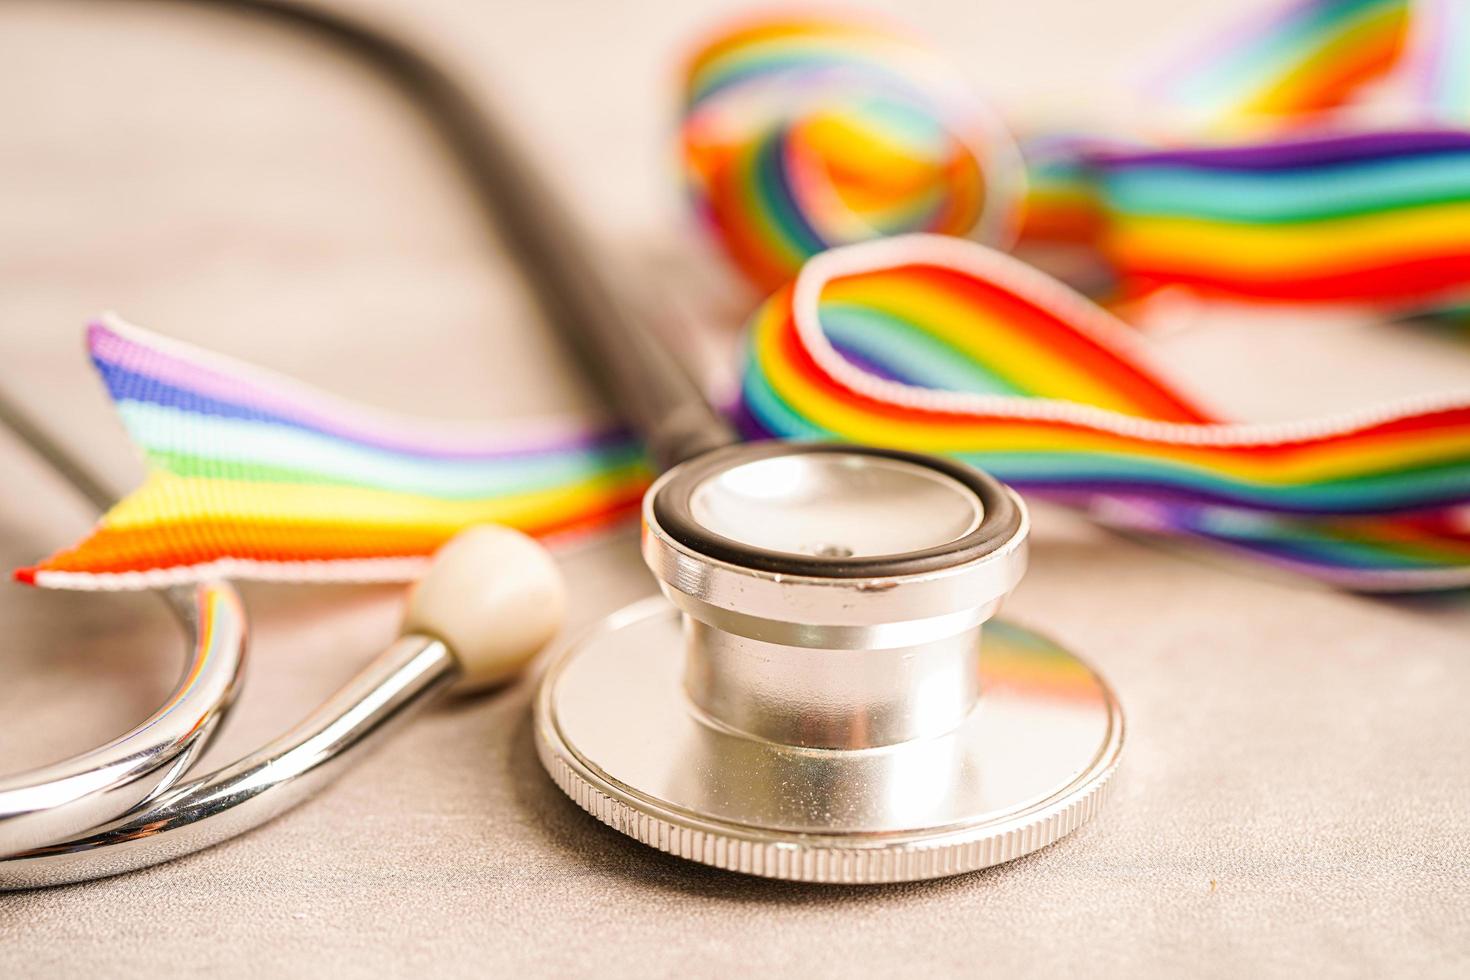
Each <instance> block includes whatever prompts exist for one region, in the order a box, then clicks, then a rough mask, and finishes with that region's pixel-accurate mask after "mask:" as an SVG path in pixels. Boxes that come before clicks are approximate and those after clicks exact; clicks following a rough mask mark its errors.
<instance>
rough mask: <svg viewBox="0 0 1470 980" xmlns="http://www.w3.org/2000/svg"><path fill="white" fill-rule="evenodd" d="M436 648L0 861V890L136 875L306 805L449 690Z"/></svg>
mask: <svg viewBox="0 0 1470 980" xmlns="http://www.w3.org/2000/svg"><path fill="white" fill-rule="evenodd" d="M459 671H460V668H459V664H458V662H457V661H456V660H455V658H454V655H453V654H452V653H451V652H450V651H449V649H448V648H447V647H446V646H445V645H444V644H443V643H441V642H439V641H438V640H435V639H431V638H429V637H425V636H404V637H401V638H400V639H399V640H398V641H397V642H396V643H394V644H393V645H392V646H390V647H389V648H388V649H387V650H385V651H384V652H383V653H382V654H380V655H379V656H378V657H377V658H376V659H375V660H374V661H373V662H372V663H371V664H369V665H368V666H367V667H366V668H364V669H363V671H362V672H361V673H359V674H358V675H357V676H356V677H354V678H353V679H352V680H351V681H350V682H348V683H347V684H346V685H345V686H344V687H343V688H342V689H341V690H339V691H338V692H337V693H336V694H334V695H333V696H332V697H331V698H329V699H328V700H326V701H325V702H323V703H322V705H321V706H320V707H319V708H317V709H316V710H315V711H313V712H312V713H311V715H309V716H308V717H307V718H306V719H305V720H304V721H302V722H301V724H299V725H297V726H296V727H295V728H293V729H292V730H291V731H289V732H287V733H286V734H285V735H282V736H281V737H280V738H278V739H276V740H275V741H273V742H271V743H270V744H268V745H266V746H264V747H263V748H261V749H260V751H258V752H256V753H254V754H252V755H250V756H247V757H246V758H244V759H241V760H240V761H239V762H236V763H234V764H233V765H230V766H227V767H225V768H224V769H221V770H219V771H218V772H216V773H212V774H210V775H208V776H204V777H202V778H199V779H195V780H192V781H190V782H187V783H183V784H181V785H179V786H176V787H174V788H173V789H172V790H171V791H169V792H168V793H165V794H164V795H162V796H160V797H158V798H157V799H155V800H153V801H152V802H151V803H149V804H148V805H146V806H145V807H143V808H142V809H140V810H137V811H135V812H133V813H130V814H128V815H127V816H125V817H124V818H122V819H121V820H118V821H116V822H115V823H113V824H111V825H108V826H105V827H101V828H99V829H97V830H95V831H93V832H91V833H89V834H87V835H86V836H84V837H80V838H77V839H74V840H69V841H65V842H62V843H59V844H52V845H49V846H46V847H41V848H37V849H34V850H30V851H27V852H24V853H21V854H15V855H12V856H10V857H4V858H0V890H13V889H18V888H40V887H44V886H48V885H61V884H68V883H71V882H77V881H88V880H91V879H94V878H105V877H108V876H110V875H115V874H121V873H122V872H125V871H133V870H136V869H138V868H143V867H147V866H149V865H153V864H158V863H160V862H163V861H169V860H172V859H174V858H177V857H182V856H184V855H186V854H192V853H193V852H195V851H199V850H203V849H204V848H206V847H209V846H211V845H213V844H218V843H220V842H221V841H225V840H229V839H230V838H232V837H235V836H238V835H239V834H242V833H244V832H245V831H247V830H250V829H252V828H254V827H257V826H259V825H260V824H262V823H265V822H266V821H268V820H271V819H272V818H274V817H276V816H278V815H280V814H281V813H284V812H285V811H286V810H289V809H290V808H291V807H293V806H296V805H297V804H298V803H301V802H302V801H304V800H306V799H308V798H309V797H311V796H312V795H313V794H315V793H316V792H317V791H318V790H320V789H321V788H322V787H323V786H325V785H326V784H327V783H329V782H331V780H333V779H335V778H336V777H337V776H338V775H339V774H340V773H341V771H342V770H343V769H344V768H345V767H346V766H347V765H349V764H351V762H352V761H353V760H355V759H356V758H358V757H360V756H361V755H362V754H363V753H364V751H365V750H366V749H367V748H368V747H369V746H370V745H373V744H376V743H377V741H378V740H379V739H380V738H382V737H383V736H385V735H386V734H388V733H389V732H391V731H392V730H394V729H396V728H397V727H398V726H399V725H401V724H402V723H403V722H405V721H407V720H408V719H409V718H411V717H412V716H413V715H414V714H415V713H416V712H417V711H418V709H420V708H422V707H423V706H424V705H426V704H428V703H429V702H430V701H432V700H433V699H434V697H435V696H436V695H438V694H439V693H440V692H442V691H444V690H445V689H446V688H448V687H449V686H450V685H451V684H452V683H453V682H454V680H455V679H456V678H457V677H458V675H459Z"/></svg>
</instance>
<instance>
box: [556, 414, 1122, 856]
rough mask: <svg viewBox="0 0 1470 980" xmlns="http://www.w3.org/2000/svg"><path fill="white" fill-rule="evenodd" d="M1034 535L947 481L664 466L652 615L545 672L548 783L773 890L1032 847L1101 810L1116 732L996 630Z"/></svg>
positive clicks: (954, 478) (627, 618)
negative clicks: (772, 882)
mask: <svg viewBox="0 0 1470 980" xmlns="http://www.w3.org/2000/svg"><path fill="white" fill-rule="evenodd" d="M1026 533H1027V521H1026V516H1025V512H1024V508H1023V507H1022V506H1021V504H1020V502H1019V500H1018V499H1017V498H1016V497H1015V496H1014V494H1013V493H1012V492H1011V491H1009V490H1008V489H1007V488H1005V487H1003V486H1002V485H1000V484H998V483H996V482H995V481H994V480H992V479H991V478H989V477H987V476H985V475H984V474H981V473H979V472H977V471H975V470H973V469H970V468H968V467H965V466H962V465H959V464H955V463H951V462H949V461H947V460H940V459H933V458H930V457H925V456H918V455H914V454H908V453H899V452H890V451H885V450H874V449H866V448H861V447H850V446H833V445H802V444H776V443H769V444H757V445H747V446H738V447H732V448H730V449H725V450H720V451H717V452H713V453H709V454H706V455H704V456H701V457H698V458H696V459H695V460H693V461H691V462H688V463H684V464H682V465H680V466H678V467H675V468H674V469H672V470H670V471H669V472H668V473H666V474H664V476H663V477H662V478H660V479H659V481H658V482H657V483H655V484H654V486H653V487H652V488H651V489H650V490H649V492H648V496H647V498H646V499H645V504H644V535H643V553H644V558H645V559H646V560H647V562H648V564H649V567H650V568H651V569H652V570H653V573H654V576H655V577H656V578H657V579H658V581H659V585H660V587H661V589H662V591H663V596H662V597H653V598H650V599H647V600H644V601H642V602H639V603H635V604H634V605H632V606H630V607H628V608H626V609H624V610H622V611H620V612H618V613H616V614H614V615H613V616H611V617H609V618H608V619H607V620H605V621H604V622H603V623H601V624H600V625H599V626H598V627H596V628H595V629H594V630H593V631H592V632H591V633H589V634H587V635H585V636H583V637H582V638H580V639H579V640H577V641H576V642H574V643H572V644H570V645H569V646H567V647H565V648H564V649H563V650H562V651H561V652H560V653H559V654H558V655H557V656H556V658H555V659H554V660H553V662H552V664H551V666H550V667H549V669H548V671H547V673H546V676H545V678H544V679H543V681H542V685H541V689H540V692H539V694H538V697H537V699H536V743H537V750H538V752H539V754H540V756H541V760H542V762H543V763H544V764H545V766H546V768H547V770H548V772H550V774H551V776H552V778H553V779H554V780H555V781H556V783H557V785H559V786H560V787H561V788H562V789H563V790H564V791H565V792H566V793H567V794H568V795H569V796H570V797H571V798H572V799H573V800H574V801H576V803H577V804H578V805H580V806H581V807H582V808H583V809H585V810H587V811H589V812H590V813H591V814H593V815H594V816H595V817H597V818H598V819H599V820H601V821H602V822H604V823H606V824H608V825H609V826H611V827H613V828H614V829H616V830H619V831H621V832H623V833H625V834H628V835H629V836H632V837H634V838H637V839H638V840H640V841H642V842H644V843H645V844H648V845H650V846H653V847H656V848H658V849H660V850H663V851H667V852H669V853H671V854H675V855H678V856H680V857H683V858H687V859H690V860H693V861H699V862H702V863H705V864H710V865H714V866H716V867H721V868H726V869H729V870H733V871H740V872H745V873H748V874H754V875H762V876H765V877H771V878H783V879H789V880H797V881H819V882H852V883H880V882H897V881H912V880H917V879H924V878H936V877H941V876H944V875H951V874H958V873H961V872H965V871H972V870H976V869H979V868H984V867H988V866H990V865H993V864H998V863H1001V862H1003V861H1009V860H1011V859H1013V858H1017V857H1020V856H1021V855H1023V854H1028V853H1030V852H1032V851H1034V850H1037V849H1038V848H1041V847H1045V846H1046V845H1048V844H1050V843H1052V842H1053V841H1056V840H1057V839H1059V838H1061V837H1062V836H1064V835H1066V834H1068V833H1070V832H1071V831H1072V830H1075V829H1076V828H1077V827H1078V826H1080V825H1081V824H1082V823H1084V822H1085V821H1086V820H1087V819H1089V818H1090V817H1091V816H1092V815H1093V814H1094V813H1095V812H1096V811H1097V809H1098V807H1099V806H1100V804H1101V803H1102V800H1103V797H1104V795H1105V792H1106V787H1107V785H1108V781H1109V778H1110V777H1111V775H1112V773H1113V771H1114V770H1115V768H1116V766H1117V763H1118V756H1119V752H1120V750H1121V748H1122V742H1123V716H1122V711H1121V709H1120V707H1119V705H1118V702H1117V700H1116V699H1115V698H1114V696H1113V694H1112V692H1111V691H1110V690H1109V689H1108V687H1107V685H1106V684H1105V683H1104V682H1103V681H1102V680H1101V678H1099V677H1098V676H1097V674H1096V673H1094V672H1093V671H1092V670H1091V669H1090V668H1089V667H1088V666H1087V665H1086V664H1084V663H1083V662H1082V661H1081V660H1079V659H1077V658H1076V657H1075V656H1073V655H1072V654H1070V653H1069V652H1067V651H1066V650H1064V649H1062V648H1061V647H1059V646H1057V645H1056V644H1054V643H1051V642H1050V641H1048V640H1046V639H1044V638H1042V637H1040V636H1038V635H1036V634H1034V633H1031V632H1029V631H1026V630H1023V629H1021V628H1018V627H1016V626H1013V625H1010V624H1007V623H1004V622H990V623H988V624H987V620H989V619H990V617H991V616H992V614H993V613H994V612H995V610H996V608H997V607H998V605H999V604H1000V602H1001V600H1002V599H1003V598H1004V597H1005V596H1006V595H1007V594H1008V593H1009V592H1010V591H1011V589H1012V588H1014V586H1015V585H1016V583H1017V582H1018V581H1019V579H1020V576H1021V574H1022V572H1023V571H1024V569H1025V561H1026ZM982 625H983V626H984V629H983V631H982Z"/></svg>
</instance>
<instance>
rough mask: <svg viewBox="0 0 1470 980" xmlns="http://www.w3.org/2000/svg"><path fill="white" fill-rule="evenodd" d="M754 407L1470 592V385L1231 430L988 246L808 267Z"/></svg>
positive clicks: (1216, 535) (1229, 542) (851, 250)
mask: <svg viewBox="0 0 1470 980" xmlns="http://www.w3.org/2000/svg"><path fill="white" fill-rule="evenodd" d="M742 397H743V402H744V404H743V406H742V413H743V415H744V420H743V422H744V424H745V427H746V429H747V430H748V431H750V432H752V433H756V432H759V433H764V434H768V435H775V436H780V437H786V438H828V439H843V440H850V441H854V442H864V443H870V444H875V445H885V446H896V447H902V448H907V449H914V450H919V451H927V452H936V453H945V454H949V455H953V456H956V457H958V458H960V459H963V460H965V461H967V462H970V463H972V464H974V465H976V466H979V467H982V468H984V469H986V470H989V471H990V472H991V473H994V474H995V475H996V476H997V477H999V478H1001V479H1003V480H1005V481H1007V482H1009V483H1010V484H1012V485H1013V486H1015V487H1017V488H1018V489H1019V490H1021V491H1022V492H1024V493H1027V494H1031V495H1036V496H1043V497H1048V498H1051V499H1055V500H1059V501H1062V502H1064V503H1067V504H1070V505H1073V506H1076V507H1080V508H1082V509H1084V510H1085V511H1086V512H1088V513H1089V514H1091V515H1093V516H1094V517H1097V518H1099V519H1101V520H1103V521H1105V522H1107V523H1110V524H1115V525H1122V526H1125V527H1129V528H1132V529H1143V530H1148V531H1150V532H1152V533H1158V534H1165V535H1170V536H1174V537H1177V538H1183V539H1189V540H1196V541H1205V542H1209V543H1210V544H1211V545H1213V546H1217V547H1220V548H1223V549H1227V550H1229V551H1232V552H1236V553H1242V554H1247V555H1250V556H1252V557H1253V558H1256V559H1258V560H1261V561H1264V562H1269V563H1271V564H1275V565H1280V566H1285V567H1288V568H1290V569H1292V570H1294V571H1296V572H1301V573H1304V574H1307V575H1310V576H1312V577H1313V578H1316V579H1319V580H1321V581H1324V582H1328V583H1331V584H1334V585H1338V586H1341V587H1344V588H1350V589H1355V590H1362V591H1420V590H1428V589H1445V588H1459V587H1464V586H1470V393H1453V394H1448V395H1443V396H1432V397H1431V396H1425V397H1423V398H1418V399H1412V400H1407V401H1404V402H1401V403H1397V404H1390V405H1385V406H1379V407H1376V408H1370V409H1365V410H1363V411H1360V412H1354V413H1350V414H1346V415H1342V416H1336V417H1328V418H1320V419H1307V420H1302V421H1299V422H1292V423H1282V424H1274V423H1273V424H1249V423H1233V422H1228V421H1223V420H1221V419H1219V418H1217V417H1215V416H1214V415H1212V414H1211V413H1209V412H1207V411H1206V410H1205V409H1204V408H1202V407H1201V406H1199V405H1198V404H1196V403H1195V402H1194V401H1193V400H1192V399H1190V398H1189V397H1188V396H1187V395H1186V394H1185V393H1184V389H1183V388H1182V386H1180V385H1178V384H1175V383H1172V382H1170V381H1169V380H1168V379H1167V378H1166V377H1165V375H1164V373H1163V372H1162V371H1161V370H1160V369H1159V368H1158V367H1157V366H1156V365H1152V364H1151V363H1150V359H1149V357H1148V352H1147V350H1146V349H1145V347H1144V340H1143V338H1141V337H1140V336H1139V335H1138V334H1137V333H1136V332H1134V331H1131V330H1130V329H1129V328H1128V327H1127V325H1125V324H1124V323H1122V322H1121V321H1119V320H1117V319H1116V318H1114V317H1113V316H1112V315H1111V314H1109V313H1108V312H1107V311H1105V310H1104V309H1102V308H1101V307H1098V306H1097V305H1095V304H1093V303H1092V302H1091V301H1089V300H1087V299H1086V298H1084V297H1083V296H1081V295H1080V294H1078V293H1075V292H1073V291H1072V290H1070V289H1068V288H1067V287H1065V286H1063V285H1062V284H1061V283H1059V282H1058V281H1056V280H1055V279H1052V278H1050V277H1049V276H1046V275H1045V274H1044V273H1041V272H1040V271H1038V270H1037V269H1035V268H1033V267H1030V266H1027V265H1025V264H1023V263H1021V262H1020V261H1018V260H1017V259H1015V258H1012V257H1010V256H1008V255H1005V254H1003V253H1001V252H997V251H994V250H991V249H988V248H985V247H984V246H981V245H978V244H975V243H970V242H964V241H961V240H959V239H955V238H948V237H943V236H926V235H913V236H907V237H901V238H890V239H886V240H881V241H875V242H869V243H866V244H862V245H854V246H849V247H847V248H843V249H835V250H833V251H829V252H826V253H823V254H822V255H820V256H817V257H816V258H814V259H812V260H810V261H809V262H808V263H807V264H806V266H805V267H803V270H802V272H801V274H800V276H799V277H798V278H797V280H796V282H795V283H794V284H793V285H792V286H790V287H788V288H786V289H784V290H782V291H780V292H779V293H777V294H776V295H775V296H773V297H772V298H771V299H770V300H768V301H767V302H766V303H765V305H764V306H762V307H761V308H760V309H759V310H758V311H757V312H756V314H755V315H754V317H753V318H752V321H751V324H750V327H749V333H748V342H747V364H746V370H745V375H744V382H743V388H742Z"/></svg>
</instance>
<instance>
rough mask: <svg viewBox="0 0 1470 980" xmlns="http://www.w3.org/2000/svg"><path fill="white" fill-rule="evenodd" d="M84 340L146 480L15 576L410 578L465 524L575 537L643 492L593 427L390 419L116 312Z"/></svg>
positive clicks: (622, 453)
mask: <svg viewBox="0 0 1470 980" xmlns="http://www.w3.org/2000/svg"><path fill="white" fill-rule="evenodd" d="M87 346H88V350H89V352H90V354H91V357H92V361H93V364H94V365H95V366H96V368H97V371H98V373H99V374H100V375H101V377H102V380H103V382H104V383H105V384H106V386H107V390H108V393H109V394H110V395H111V396H112V400H113V402H114V404H115V406H116V408H117V411H118V414H119V415H120V416H121V418H122V421H123V424H124V426H125V427H126V428H127V431H128V433H129V435H130V436H131V437H132V439H133V440H134V441H135V442H136V443H137V445H138V446H139V447H140V448H141V450H142V452H143V455H144V457H145V460H146V463H147V466H148V474H147V478H146V479H145V480H144V482H143V484H142V486H141V487H139V488H138V489H137V490H135V491H133V492H132V493H130V494H129V495H127V496H126V497H125V498H124V499H123V500H122V501H120V502H119V503H118V504H117V505H115V506H114V507H112V508H111V509H110V510H108V512H107V513H106V514H104V515H103V516H102V518H101V520H100V521H99V522H98V523H97V525H96V526H95V527H94V528H93V530H92V531H91V533H90V534H89V535H88V536H87V537H86V538H85V539H84V540H83V541H82V542H81V543H79V544H78V545H76V546H75V547H73V548H69V549H66V550H64V551H61V552H58V553H57V554H54V555H52V556H50V557H49V558H47V559H45V560H44V561H42V562H40V563H38V564H37V565H35V566H34V567H31V568H23V569H20V570H18V571H17V572H16V573H15V575H16V578H17V579H19V580H21V581H24V582H30V583H33V584H35V585H39V586H44V587H52V588H71V589H144V588H158V587H162V586H168V585H175V584H182V583H188V582H193V581H199V580H202V579H206V578H215V577H221V576H227V577H232V578H254V579H273V580H281V581H297V582H333V581H354V582H365V581H404V580H409V579H412V578H414V577H416V576H417V575H418V574H419V573H420V572H421V571H422V569H423V567H424V565H425V562H426V561H427V556H428V555H430V554H431V553H432V552H433V551H434V550H435V549H436V548H437V547H438V546H439V545H440V544H441V543H443V542H444V541H445V540H447V539H448V538H449V537H451V536H452V535H453V534H454V533H455V532H456V531H458V530H460V529H461V528H464V527H466V526H468V525H471V524H476V523H482V522H495V523H501V524H507V525H509V526H512V527H515V528H519V529H520V530H523V531H525V532H527V533H529V534H533V535H536V536H538V537H541V538H543V539H548V540H553V541H555V540H564V539H566V538H568V537H573V536H578V535H582V534H585V533H587V532H589V531H592V530H595V529H598V528H602V527H605V526H607V525H608V524H610V523H612V522H615V521H618V520H620V519H621V518H624V517H627V516H629V515H632V514H634V513H636V510H637V507H638V501H639V499H640V498H641V495H642V492H643V489H644V488H645V486H646V485H647V482H648V477H649V472H648V469H647V466H646V464H645V462H644V459H643V454H642V450H641V449H640V447H639V446H638V444H637V442H636V441H635V440H634V439H633V438H631V437H630V436H629V435H628V434H627V433H626V432H623V431H621V430H618V429H614V428H610V427H598V426H597V425H595V424H593V423H591V422H589V421H587V420H585V419H568V418H562V419H545V420H536V421H530V422H517V423H511V424H484V423H474V424H470V423H458V422H440V421H431V420H426V419H418V418H408V417H404V416H399V415H393V414H389V413H386V412H382V411H378V410H375V409H373V408H370V407H367V406H363V405H360V404H356V403H353V402H350V401H347V400H344V399H340V398H336V397H334V396H331V395H328V394H326V393H324V392H321V391H318V390H315V389H313V388H311V387H309V386H307V385H304V384H301V383H299V382H296V381H293V380H291V379H288V378H285V377H283V376H280V375H276V374H273V373H270V372H267V371H264V370H262V369H260V368H257V367H254V366H251V365H248V364H244V363H241V362H239V361H235V360H232V359H230V358H226V357H223V356H221V355H218V354H214V353H211V352H208V351H205V350H202V349H199V348H196V347H192V346H190V345H187V344H184V343H181V342H179V341H176V340H171V339H168V338H165V337H162V336H159V335H157V334H153V333H150V332H148V331H145V330H141V329H139V328H137V327H133V326H130V325H128V324H126V323H124V322H123V321H122V320H120V319H119V318H117V317H115V316H106V317H103V318H101V319H100V320H98V321H97V322H95V323H93V324H91V325H90V327H89V329H88V331H87Z"/></svg>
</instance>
